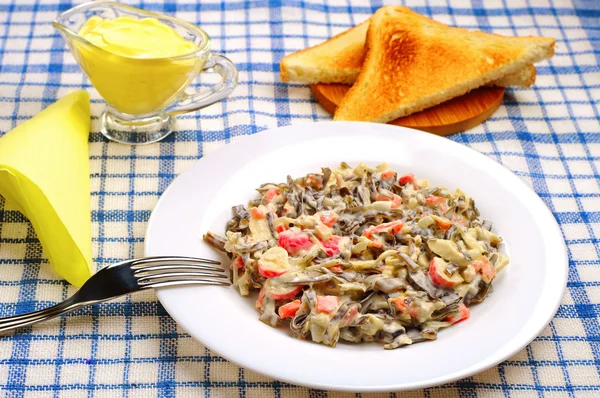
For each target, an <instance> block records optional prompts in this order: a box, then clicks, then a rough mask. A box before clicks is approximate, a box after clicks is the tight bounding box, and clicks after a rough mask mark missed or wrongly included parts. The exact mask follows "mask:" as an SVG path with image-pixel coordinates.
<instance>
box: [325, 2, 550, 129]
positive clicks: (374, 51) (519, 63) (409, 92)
mask: <svg viewBox="0 0 600 398" xmlns="http://www.w3.org/2000/svg"><path fill="white" fill-rule="evenodd" d="M554 43H555V40H554V39H552V38H546V37H504V36H499V35H494V34H489V33H484V32H478V31H469V30H466V29H462V28H453V27H449V26H447V25H444V24H442V23H439V22H435V21H433V20H431V19H429V18H427V17H424V16H422V15H420V14H417V13H415V12H413V11H411V10H410V9H408V8H406V7H394V6H387V7H382V8H380V9H379V10H377V12H375V14H374V15H373V17H371V22H370V24H369V30H368V32H367V42H366V45H367V55H366V57H365V61H364V64H363V67H362V70H361V72H360V75H359V76H358V79H357V80H356V82H355V83H354V85H353V86H352V88H351V89H350V91H348V93H347V94H346V96H345V97H344V99H343V100H342V103H341V104H340V106H339V107H338V109H337V111H336V113H335V116H334V119H335V120H363V121H373V122H381V123H386V122H389V121H391V120H394V119H397V118H399V117H402V116H406V115H409V114H411V113H414V112H417V111H420V110H423V109H425V108H428V107H431V106H434V105H437V104H439V103H442V102H444V101H447V100H449V99H451V98H454V97H458V96H460V95H463V94H465V93H466V92H468V91H470V90H472V89H474V88H477V87H480V86H483V85H485V84H488V83H490V82H492V81H494V80H497V79H500V78H502V77H504V76H506V75H508V74H512V73H515V72H517V71H519V70H520V69H522V68H524V67H526V66H527V65H529V64H532V63H534V62H538V61H541V60H543V59H547V58H550V57H551V56H552V55H554Z"/></svg>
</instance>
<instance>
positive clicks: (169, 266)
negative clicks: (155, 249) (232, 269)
mask: <svg viewBox="0 0 600 398" xmlns="http://www.w3.org/2000/svg"><path fill="white" fill-rule="evenodd" d="M133 270H134V273H136V274H138V273H141V272H156V271H167V272H169V271H171V270H197V271H206V272H213V273H219V274H226V273H227V270H225V269H223V268H219V267H212V266H210V265H196V264H164V265H148V266H146V267H138V268H134V269H133Z"/></svg>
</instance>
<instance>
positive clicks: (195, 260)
mask: <svg viewBox="0 0 600 398" xmlns="http://www.w3.org/2000/svg"><path fill="white" fill-rule="evenodd" d="M169 262H178V263H191V264H212V265H221V262H220V261H217V260H209V259H206V258H199V257H187V256H154V257H144V258H140V259H137V260H135V261H134V262H133V263H132V268H133V267H136V266H137V265H148V264H155V263H169Z"/></svg>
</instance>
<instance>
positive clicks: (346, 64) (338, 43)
mask: <svg viewBox="0 0 600 398" xmlns="http://www.w3.org/2000/svg"><path fill="white" fill-rule="evenodd" d="M368 28H369V20H366V21H365V22H363V23H361V24H359V25H356V26H355V27H353V28H350V29H348V30H346V31H344V32H342V33H340V34H339V35H337V36H334V37H332V38H331V39H329V40H327V41H325V42H323V43H321V44H318V45H316V46H314V47H310V48H307V49H306V50H301V51H298V52H295V53H293V54H289V55H286V56H285V57H283V59H282V60H281V63H280V65H279V70H280V72H281V80H282V81H284V82H298V83H308V84H314V83H344V84H352V83H354V81H355V80H356V78H357V77H358V75H359V73H360V69H361V68H362V64H363V61H364V59H365V55H366V53H367V52H366V50H365V48H364V47H365V40H366V38H367V29H368Z"/></svg>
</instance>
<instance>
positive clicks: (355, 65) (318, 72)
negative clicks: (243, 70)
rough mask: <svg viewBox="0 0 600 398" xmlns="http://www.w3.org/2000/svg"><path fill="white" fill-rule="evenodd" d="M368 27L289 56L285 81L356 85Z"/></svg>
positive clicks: (531, 71)
mask: <svg viewBox="0 0 600 398" xmlns="http://www.w3.org/2000/svg"><path fill="white" fill-rule="evenodd" d="M368 27H369V20H367V21H365V22H363V23H361V24H359V25H356V26H355V27H353V28H350V29H348V30H346V31H344V32H342V33H340V34H338V35H337V36H334V37H332V38H331V39H329V40H327V41H325V42H323V43H321V44H318V45H316V46H314V47H310V48H307V49H305V50H301V51H297V52H295V53H293V54H289V55H286V56H285V57H283V59H282V60H281V64H280V71H281V80H282V81H284V82H296V83H307V84H315V83H343V84H353V83H354V82H355V81H356V78H357V77H358V75H359V74H360V70H361V68H362V64H363V61H364V59H365V55H366V53H367V50H366V48H365V40H366V38H367V29H368ZM535 75H536V71H535V67H534V66H533V65H527V66H526V67H524V68H522V69H521V70H519V71H517V72H515V73H512V74H510V75H507V76H504V77H503V78H502V79H499V80H497V81H495V82H492V85H495V86H500V87H509V86H520V87H529V86H531V85H532V84H533V83H534V82H535Z"/></svg>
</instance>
